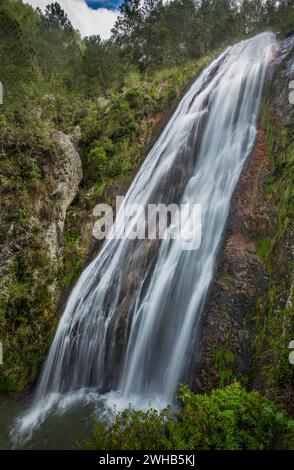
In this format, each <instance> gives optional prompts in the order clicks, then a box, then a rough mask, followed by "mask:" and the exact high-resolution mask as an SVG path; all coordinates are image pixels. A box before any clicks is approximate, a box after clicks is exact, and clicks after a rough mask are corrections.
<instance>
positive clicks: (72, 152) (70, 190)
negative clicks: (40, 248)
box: [45, 128, 83, 262]
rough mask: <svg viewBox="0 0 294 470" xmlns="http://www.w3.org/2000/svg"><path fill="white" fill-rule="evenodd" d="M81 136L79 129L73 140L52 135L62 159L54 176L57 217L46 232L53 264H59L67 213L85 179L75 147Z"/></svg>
mask: <svg viewBox="0 0 294 470" xmlns="http://www.w3.org/2000/svg"><path fill="white" fill-rule="evenodd" d="M79 135H80V130H79V128H76V130H75V133H74V137H73V138H72V137H70V136H68V135H66V134H64V133H63V132H60V131H54V132H53V134H52V139H53V140H54V141H55V142H56V143H57V145H58V147H59V149H60V158H59V159H58V161H57V164H56V165H55V167H54V169H53V175H52V176H53V178H54V180H55V189H54V190H53V192H52V193H51V197H52V198H53V199H54V201H55V207H56V216H55V218H54V220H53V221H52V222H51V223H50V225H49V226H48V227H47V228H46V232H45V240H46V243H47V244H48V252H49V254H50V258H51V260H52V261H53V262H57V261H58V258H59V257H60V256H61V254H62V243H63V242H62V234H63V229H64V222H65V217H66V211H67V209H68V207H69V206H70V204H71V203H72V201H73V199H74V197H75V195H76V194H77V191H78V188H79V184H80V182H81V180H82V177H83V170H82V163H81V159H80V156H79V154H78V152H77V149H76V147H75V145H77V143H78V139H79ZM74 144H75V145H74Z"/></svg>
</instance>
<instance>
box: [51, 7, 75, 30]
mask: <svg viewBox="0 0 294 470" xmlns="http://www.w3.org/2000/svg"><path fill="white" fill-rule="evenodd" d="M45 17H46V19H47V20H48V22H49V23H50V24H51V25H52V26H56V27H61V28H64V29H69V30H72V29H73V27H72V24H71V22H70V21H69V19H68V17H67V14H66V13H65V11H64V10H63V9H62V8H61V6H60V5H59V3H57V2H55V3H51V4H50V5H47V6H46V10H45Z"/></svg>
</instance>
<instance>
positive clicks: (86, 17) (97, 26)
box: [24, 0, 118, 39]
mask: <svg viewBox="0 0 294 470" xmlns="http://www.w3.org/2000/svg"><path fill="white" fill-rule="evenodd" d="M52 1H53V0H24V3H29V4H30V5H32V7H34V8H36V7H39V8H41V10H42V11H44V10H45V7H46V5H48V4H49V3H52ZM56 1H58V3H59V4H60V5H61V7H62V8H63V9H64V11H65V12H66V13H67V16H68V18H69V19H70V21H71V23H72V25H73V27H74V28H75V29H78V30H79V31H80V33H81V35H82V36H90V35H91V34H100V36H101V38H102V39H108V38H109V37H110V35H111V33H110V30H111V28H112V27H113V25H114V23H115V21H116V19H117V17H118V12H115V11H111V10H107V9H106V8H99V9H98V10H93V9H92V8H89V7H88V5H87V4H86V2H85V0H56Z"/></svg>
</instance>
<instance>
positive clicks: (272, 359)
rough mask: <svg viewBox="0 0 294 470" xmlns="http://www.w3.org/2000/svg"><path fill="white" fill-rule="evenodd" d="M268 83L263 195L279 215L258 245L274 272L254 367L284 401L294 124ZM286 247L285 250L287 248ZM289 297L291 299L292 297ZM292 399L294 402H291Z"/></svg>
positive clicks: (293, 316) (293, 372)
mask: <svg viewBox="0 0 294 470" xmlns="http://www.w3.org/2000/svg"><path fill="white" fill-rule="evenodd" d="M276 82H277V80H276V81H275V82H273V81H272V82H271V81H269V82H268V84H267V86H266V90H265V98H264V103H263V109H262V126H263V129H264V132H265V136H266V152H267V154H268V155H269V156H270V165H271V172H270V175H269V176H268V177H267V178H266V180H265V181H264V196H265V198H269V199H270V202H271V206H272V207H273V209H274V214H273V216H272V219H271V232H270V233H269V235H268V236H267V237H266V238H263V239H261V240H259V242H258V243H257V254H258V255H259V256H260V257H261V259H262V260H263V261H264V263H265V266H266V268H267V271H268V273H269V288H268V292H267V294H266V295H265V296H263V298H261V299H260V302H259V303H260V309H261V312H260V313H259V315H258V317H259V325H258V332H259V333H258V335H257V338H256V342H255V349H256V353H255V363H256V366H257V370H258V369H260V380H261V382H262V384H263V387H264V389H266V390H269V391H271V392H274V393H275V395H276V396H277V399H279V400H281V401H283V395H285V396H286V395H287V394H291V391H292V390H293V385H294V368H293V367H292V366H291V365H290V364H289V349H288V345H289V342H290V341H291V340H292V338H294V308H293V305H294V297H293V289H292V287H291V286H293V282H294V277H293V261H292V259H291V256H287V254H286V253H287V248H286V247H288V246H290V244H291V240H293V233H294V225H293V220H294V217H293V216H294V204H293V201H294V146H293V142H292V137H291V136H292V135H293V124H290V125H289V126H284V125H282V124H281V122H280V120H279V118H278V116H276V115H275V112H274V110H273V107H272V102H273V101H274V99H275V92H276V90H275V88H274V86H273V83H276ZM283 247H285V249H283ZM289 294H290V295H289ZM291 400H292V399H291V395H290V401H291Z"/></svg>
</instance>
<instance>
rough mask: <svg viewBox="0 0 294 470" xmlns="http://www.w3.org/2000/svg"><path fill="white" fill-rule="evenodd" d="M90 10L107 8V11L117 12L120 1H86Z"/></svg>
mask: <svg viewBox="0 0 294 470" xmlns="http://www.w3.org/2000/svg"><path fill="white" fill-rule="evenodd" d="M86 3H87V5H88V6H89V7H90V8H94V9H95V10H97V9H98V8H107V9H108V10H119V7H120V5H121V3H122V0H86Z"/></svg>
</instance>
